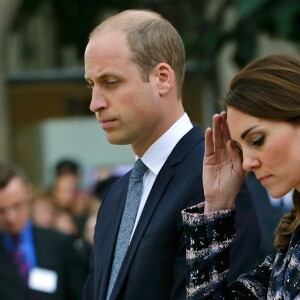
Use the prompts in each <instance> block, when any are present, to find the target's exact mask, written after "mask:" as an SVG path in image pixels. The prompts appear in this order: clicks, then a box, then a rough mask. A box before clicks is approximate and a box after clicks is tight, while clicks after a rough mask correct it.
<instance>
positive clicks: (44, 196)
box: [31, 192, 56, 228]
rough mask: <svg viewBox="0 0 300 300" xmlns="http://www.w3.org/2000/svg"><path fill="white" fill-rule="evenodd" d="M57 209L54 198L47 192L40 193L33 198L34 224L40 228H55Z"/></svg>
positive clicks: (32, 215)
mask: <svg viewBox="0 0 300 300" xmlns="http://www.w3.org/2000/svg"><path fill="white" fill-rule="evenodd" d="M55 215H56V209H55V207H54V205H53V200H52V197H51V195H50V194H49V193H47V192H40V193H38V194H36V195H34V196H33V197H32V202H31V217H32V222H33V223H34V224H36V225H37V226H39V227H46V228H51V227H53V223H54V218H55Z"/></svg>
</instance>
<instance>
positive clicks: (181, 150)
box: [111, 127, 202, 299]
mask: <svg viewBox="0 0 300 300" xmlns="http://www.w3.org/2000/svg"><path fill="white" fill-rule="evenodd" d="M199 135H200V136H201V137H202V135H201V133H200V131H199V129H198V128H197V127H194V128H193V129H191V130H190V131H189V132H188V133H187V134H186V135H185V136H183V137H182V139H181V140H180V141H179V142H178V143H177V145H176V146H175V148H174V149H173V151H172V153H171V154H170V156H169V157H168V159H167V161H166V162H165V164H164V165H163V167H162V169H161V170H160V172H159V174H158V175H157V178H156V180H155V182H154V184H153V187H152V189H151V191H150V194H149V196H148V199H147V202H146V204H145V207H144V209H143V212H142V215H141V217H140V220H139V223H138V225H137V227H136V230H135V232H134V235H133V237H132V240H131V242H130V245H129V247H128V250H127V253H126V256H125V258H124V261H123V264H122V267H121V269H120V272H119V275H118V278H117V280H116V283H115V287H114V289H113V291H112V294H111V299H117V296H118V294H119V292H120V290H121V288H122V285H123V284H124V281H125V279H126V276H127V273H128V271H129V268H130V265H131V263H132V260H133V258H134V256H135V254H136V251H137V249H138V247H139V244H140V242H141V239H142V237H143V235H144V232H145V230H146V229H147V226H148V224H149V223H150V222H151V218H152V215H153V213H154V211H155V209H156V207H157V205H158V204H159V202H160V200H161V198H162V196H163V194H164V192H165V189H166V188H167V186H168V184H169V182H170V180H171V179H172V177H173V174H174V172H175V171H176V165H177V164H179V163H180V162H181V161H182V160H183V159H184V157H185V156H186V155H187V154H188V152H189V151H190V150H191V149H192V148H193V147H194V146H195V145H196V144H197V143H198V142H199Z"/></svg>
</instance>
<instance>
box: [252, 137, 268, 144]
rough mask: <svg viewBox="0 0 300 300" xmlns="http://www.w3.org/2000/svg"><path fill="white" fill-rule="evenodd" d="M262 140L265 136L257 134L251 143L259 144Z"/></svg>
mask: <svg viewBox="0 0 300 300" xmlns="http://www.w3.org/2000/svg"><path fill="white" fill-rule="evenodd" d="M264 141H265V136H264V135H262V136H259V137H258V138H256V139H253V141H252V145H254V146H261V145H262V144H263V143H264Z"/></svg>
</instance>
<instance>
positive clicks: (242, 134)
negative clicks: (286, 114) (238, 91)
mask: <svg viewBox="0 0 300 300" xmlns="http://www.w3.org/2000/svg"><path fill="white" fill-rule="evenodd" d="M227 122H228V126H229V130H230V134H231V137H232V139H233V141H234V143H235V144H236V145H237V147H238V148H239V149H240V150H241V151H242V154H243V168H244V170H246V171H252V172H254V173H255V175H256V178H257V179H258V180H259V181H260V182H261V184H262V185H264V186H265V187H266V188H267V189H268V190H269V192H270V194H271V196H272V197H274V198H279V197H282V196H283V195H285V194H286V193H288V192H289V191H290V190H292V189H293V188H296V189H297V190H298V191H300V125H294V124H290V123H287V122H280V121H270V120H267V119H260V118H256V117H252V116H249V115H247V114H244V113H242V112H240V111H238V110H236V109H234V108H232V107H229V108H228V110H227Z"/></svg>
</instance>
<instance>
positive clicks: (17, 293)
mask: <svg viewBox="0 0 300 300" xmlns="http://www.w3.org/2000/svg"><path fill="white" fill-rule="evenodd" d="M31 198H32V187H31V185H30V184H29V183H28V181H27V179H26V178H25V176H24V174H23V173H22V171H20V170H19V169H18V168H16V167H14V166H12V165H6V164H2V163H1V164H0V270H1V272H0V299H13V300H33V299H49V300H51V299H53V300H76V299H81V297H82V289H83V282H84V281H83V280H84V279H83V278H82V272H81V266H80V265H79V264H78V259H77V256H76V254H75V251H74V248H73V239H72V238H71V237H70V236H67V235H64V234H62V233H59V232H58V231H54V230H52V229H46V228H41V227H37V226H36V225H34V224H33V223H32V221H31V219H30V209H31Z"/></svg>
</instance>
